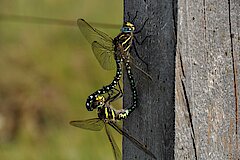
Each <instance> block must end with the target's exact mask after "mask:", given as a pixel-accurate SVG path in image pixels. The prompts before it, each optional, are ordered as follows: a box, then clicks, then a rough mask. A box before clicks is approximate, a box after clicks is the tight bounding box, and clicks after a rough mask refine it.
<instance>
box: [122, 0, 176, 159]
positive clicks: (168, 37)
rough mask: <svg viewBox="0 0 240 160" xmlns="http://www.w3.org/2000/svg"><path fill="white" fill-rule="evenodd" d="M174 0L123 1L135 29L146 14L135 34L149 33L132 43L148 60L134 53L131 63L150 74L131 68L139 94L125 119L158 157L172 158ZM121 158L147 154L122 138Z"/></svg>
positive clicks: (126, 88) (127, 100)
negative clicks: (161, 0)
mask: <svg viewBox="0 0 240 160" xmlns="http://www.w3.org/2000/svg"><path fill="white" fill-rule="evenodd" d="M174 3H175V2H174V1H166V2H158V1H139V0H135V1H134V0H133V1H132V0H131V1H130V0H128V1H125V3H124V6H125V15H126V16H125V20H128V15H127V13H128V12H129V13H130V15H131V17H134V16H135V14H136V11H138V16H137V17H136V20H135V23H134V24H135V26H136V30H138V29H139V28H141V26H142V25H143V23H144V21H145V20H146V19H147V18H149V20H148V21H147V23H146V25H145V27H144V29H143V31H142V32H141V33H139V34H137V35H136V37H137V39H138V40H139V41H141V40H142V39H144V37H146V36H149V35H150V36H151V37H150V38H148V39H147V40H146V41H145V42H144V43H143V44H142V45H140V46H139V45H136V47H137V51H138V52H139V54H140V57H141V58H143V59H144V60H145V61H146V62H147V63H148V68H147V67H146V65H145V64H144V63H142V62H141V61H140V60H139V59H138V58H137V57H136V55H135V54H134V53H132V55H133V57H134V59H135V61H134V62H135V63H136V64H137V65H138V66H140V68H142V69H143V70H144V71H146V72H147V73H148V74H150V75H151V77H152V80H149V79H148V78H147V77H146V76H145V75H144V74H143V73H141V72H139V71H137V70H136V69H134V70H133V72H134V73H133V74H134V78H135V80H136V82H137V91H138V97H139V101H138V102H139V103H138V108H136V109H135V111H134V112H133V113H132V114H131V116H130V117H129V118H128V119H127V120H126V121H125V123H124V128H126V129H127V130H128V131H129V133H131V135H133V136H134V137H136V138H137V139H138V140H140V141H141V142H143V143H144V144H146V145H147V147H148V148H149V149H150V150H151V151H152V152H153V153H154V154H155V155H156V157H158V159H164V160H167V159H173V158H174V122H175V114H174V103H175V102H174V96H175V89H174V88H175V53H176V49H175V48H176V47H175V46H176V43H175V42H176V38H175V37H176V36H175V33H174V32H175V31H174V26H175V23H174V22H175V21H174V20H175V19H176V15H174V14H173V11H174V9H173V8H174V5H175V4H174ZM124 93H125V94H124V106H125V107H129V105H131V104H132V99H131V90H130V87H129V84H128V79H127V77H126V76H125V77H124ZM123 159H124V160H133V159H136V160H146V159H150V157H149V156H148V155H146V154H145V153H144V152H142V151H141V150H139V149H138V148H136V147H135V146H133V145H132V144H131V143H130V142H129V141H127V140H126V139H123Z"/></svg>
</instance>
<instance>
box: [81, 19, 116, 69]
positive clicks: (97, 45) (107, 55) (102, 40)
mask: <svg viewBox="0 0 240 160" xmlns="http://www.w3.org/2000/svg"><path fill="white" fill-rule="evenodd" d="M77 24H78V27H79V29H80V31H81V32H82V34H83V35H84V37H85V38H86V39H87V41H88V42H89V43H90V44H91V45H92V50H93V53H94V55H95V56H96V58H97V60H98V61H99V63H100V65H101V66H102V67H103V68H104V69H107V70H111V69H113V68H114V67H115V64H114V45H113V43H112V41H113V39H112V38H111V37H109V36H108V35H107V34H106V33H104V32H102V31H99V30H98V29H96V28H93V27H92V26H91V25H89V24H88V23H87V22H86V21H85V20H84V19H78V21H77Z"/></svg>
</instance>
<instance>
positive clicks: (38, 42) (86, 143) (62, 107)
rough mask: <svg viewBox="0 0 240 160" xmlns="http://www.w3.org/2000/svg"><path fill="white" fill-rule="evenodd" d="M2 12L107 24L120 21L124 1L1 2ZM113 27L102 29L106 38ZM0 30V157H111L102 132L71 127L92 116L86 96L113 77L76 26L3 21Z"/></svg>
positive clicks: (39, 159) (70, 159)
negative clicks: (71, 124)
mask: <svg viewBox="0 0 240 160" xmlns="http://www.w3.org/2000/svg"><path fill="white" fill-rule="evenodd" d="M106 4H107V5H106ZM0 9H1V13H5V14H18V15H27V16H38V17H47V18H60V19H69V20H76V19H77V18H84V19H86V20H87V21H92V22H101V23H112V24H121V22H122V10H123V9H122V1H110V0H104V1H98V0H92V1H87V0H80V1H73V0H69V1H61V0H58V1H57V0H51V1H50V0H48V1H30V0H21V1H20V0H17V1H15V2H14V3H11V2H9V1H6V0H3V1H1V2H0ZM109 13H111V14H109ZM105 31H106V30H105ZM118 31H119V29H113V30H107V32H109V33H110V34H111V35H116V34H117V33H118ZM0 35H1V37H0V75H1V76H0V157H1V159H5V160H12V159H17V160H28V159H29V160H42V159H48V160H51V159H54V160H55V159H58V160H61V159H62V160H66V159H68V160H75V159H76V160H81V159H83V160H85V159H98V160H101V159H104V160H106V159H113V154H112V151H111V147H110V143H109V142H108V141H107V137H106V135H105V133H104V131H102V132H99V133H97V132H91V131H85V130H81V129H78V128H74V127H72V126H70V125H69V124H68V122H69V121H70V120H76V119H88V118H93V117H95V116H96V113H95V112H93V113H92V112H91V113H89V112H87V110H86V108H85V100H86V97H87V96H88V95H89V94H90V93H92V92H93V91H95V90H96V89H98V88H100V87H102V86H103V85H105V84H108V83H109V82H110V81H111V79H112V77H113V74H114V72H108V71H104V70H103V69H102V68H101V67H100V65H99V64H98V63H97V60H96V59H95V57H94V55H93V54H92V53H91V48H90V45H89V44H88V43H87V42H86V41H85V40H84V38H83V37H82V35H81V33H80V31H79V29H78V28H77V26H76V27H66V26H59V25H44V24H31V23H17V22H16V23H14V22H6V21H1V20H0ZM117 140H118V142H119V143H120V140H121V137H120V136H118V137H117Z"/></svg>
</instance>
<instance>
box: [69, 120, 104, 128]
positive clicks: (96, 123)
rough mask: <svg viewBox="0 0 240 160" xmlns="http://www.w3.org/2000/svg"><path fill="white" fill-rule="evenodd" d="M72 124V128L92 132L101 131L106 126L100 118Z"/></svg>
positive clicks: (72, 122)
mask: <svg viewBox="0 0 240 160" xmlns="http://www.w3.org/2000/svg"><path fill="white" fill-rule="evenodd" d="M70 124H71V125H72V126H75V127H79V128H82V129H87V130H91V131H100V130H102V128H103V126H104V122H103V121H102V120H101V119H99V118H93V119H87V120H77V121H71V122H70Z"/></svg>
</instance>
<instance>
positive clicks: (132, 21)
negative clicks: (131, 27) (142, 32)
mask: <svg viewBox="0 0 240 160" xmlns="http://www.w3.org/2000/svg"><path fill="white" fill-rule="evenodd" d="M137 14H138V11H136V14H135V16H134V17H133V19H132V20H131V18H130V17H131V16H130V12H127V15H128V21H129V22H131V23H134V21H135V19H136V18H137Z"/></svg>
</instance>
